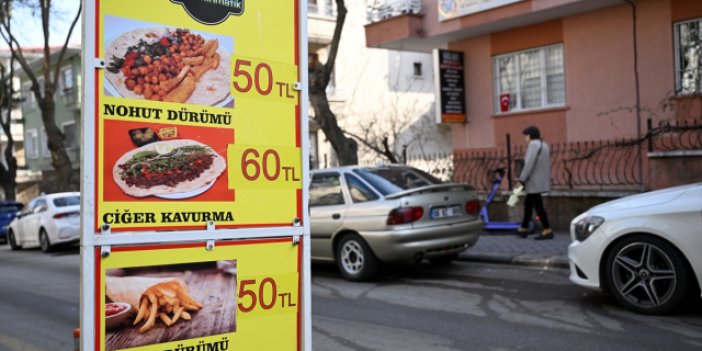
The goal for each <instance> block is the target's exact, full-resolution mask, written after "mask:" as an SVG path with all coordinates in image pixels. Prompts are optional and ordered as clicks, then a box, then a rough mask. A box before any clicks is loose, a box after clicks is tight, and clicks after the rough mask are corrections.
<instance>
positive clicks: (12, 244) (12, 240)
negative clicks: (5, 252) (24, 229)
mask: <svg viewBox="0 0 702 351" xmlns="http://www.w3.org/2000/svg"><path fill="white" fill-rule="evenodd" d="M7 242H8V243H9V244H10V250H12V251H17V250H21V249H22V246H20V245H18V244H17V238H16V237H15V233H14V232H13V231H12V230H10V231H9V232H7Z"/></svg>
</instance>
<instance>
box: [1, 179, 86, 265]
mask: <svg viewBox="0 0 702 351" xmlns="http://www.w3.org/2000/svg"><path fill="white" fill-rule="evenodd" d="M8 241H9V243H10V248H11V249H12V250H19V249H22V248H31V247H41V249H42V250H43V251H44V252H49V251H51V248H52V247H53V246H55V245H58V244H67V243H73V242H78V241H80V193H79V192H71V193H56V194H49V195H41V196H39V197H37V198H35V199H34V200H32V201H30V202H29V205H28V206H27V207H26V209H25V210H24V211H22V213H20V214H19V215H18V216H17V217H16V218H15V219H14V221H12V223H11V224H10V230H9V232H8Z"/></svg>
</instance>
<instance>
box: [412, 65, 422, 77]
mask: <svg viewBox="0 0 702 351" xmlns="http://www.w3.org/2000/svg"><path fill="white" fill-rule="evenodd" d="M413 74H414V78H421V77H422V63H421V62H415V63H414V70H413Z"/></svg>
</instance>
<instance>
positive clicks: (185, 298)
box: [105, 276, 203, 333]
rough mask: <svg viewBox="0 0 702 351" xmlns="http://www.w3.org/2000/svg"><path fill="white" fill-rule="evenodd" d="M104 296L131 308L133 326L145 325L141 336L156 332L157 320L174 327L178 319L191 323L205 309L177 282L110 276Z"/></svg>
mask: <svg viewBox="0 0 702 351" xmlns="http://www.w3.org/2000/svg"><path fill="white" fill-rule="evenodd" d="M105 295H106V296H107V298H108V299H110V300H112V301H115V302H125V303H128V304H129V305H130V306H132V307H131V311H132V312H133V313H135V314H136V317H135V319H134V322H133V324H134V325H136V324H138V323H139V322H141V321H142V320H144V321H145V322H144V324H143V325H142V326H141V327H140V328H139V332H141V333H144V332H146V331H148V330H149V329H151V328H153V327H154V325H155V323H156V318H159V319H160V320H161V321H163V323H164V324H166V326H171V325H173V324H174V323H175V322H176V321H178V320H179V319H185V320H190V319H192V316H191V315H190V312H196V311H199V310H200V309H201V308H202V307H203V306H202V304H200V303H199V302H197V301H196V300H195V299H194V298H193V297H192V296H190V293H189V292H188V287H187V285H185V283H184V282H183V281H182V280H180V279H177V278H150V277H111V276H108V277H107V279H106V280H105Z"/></svg>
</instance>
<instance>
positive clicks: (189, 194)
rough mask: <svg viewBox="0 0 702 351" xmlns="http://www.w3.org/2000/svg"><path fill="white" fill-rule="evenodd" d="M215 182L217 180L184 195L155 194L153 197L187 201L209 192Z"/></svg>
mask: <svg viewBox="0 0 702 351" xmlns="http://www.w3.org/2000/svg"><path fill="white" fill-rule="evenodd" d="M216 181H217V179H215V180H213V181H211V182H210V183H209V184H207V185H205V186H203V187H202V188H198V189H195V190H191V191H188V192H184V193H172V194H156V195H154V196H156V197H160V198H162V199H168V200H180V199H187V198H189V197H193V196H198V195H200V194H202V193H204V192H205V191H207V190H210V188H211V187H212V186H213V185H214V183H215V182H216Z"/></svg>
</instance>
